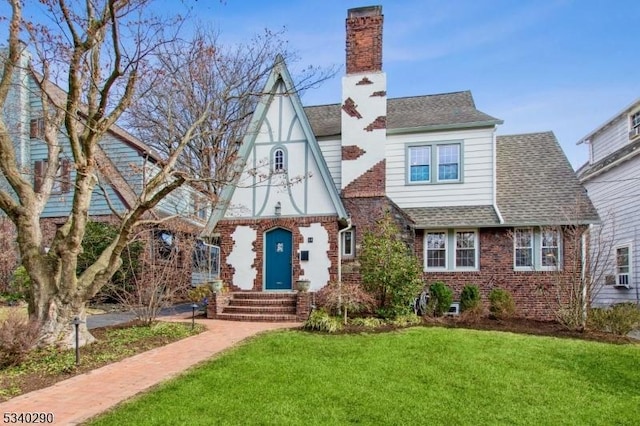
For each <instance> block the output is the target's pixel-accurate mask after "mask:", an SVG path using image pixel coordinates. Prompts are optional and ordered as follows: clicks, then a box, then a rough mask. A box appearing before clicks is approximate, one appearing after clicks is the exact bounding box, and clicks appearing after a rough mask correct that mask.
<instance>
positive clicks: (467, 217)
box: [403, 206, 500, 228]
mask: <svg viewBox="0 0 640 426" xmlns="http://www.w3.org/2000/svg"><path fill="white" fill-rule="evenodd" d="M403 211H404V212H405V213H407V214H408V215H409V217H410V218H411V220H412V221H413V222H414V225H415V227H416V228H439V227H453V228H459V227H464V226H473V227H478V226H480V227H482V226H496V225H499V224H500V218H498V215H497V214H496V211H495V209H494V208H493V206H450V207H413V208H408V209H403Z"/></svg>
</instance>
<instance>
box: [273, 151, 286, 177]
mask: <svg viewBox="0 0 640 426" xmlns="http://www.w3.org/2000/svg"><path fill="white" fill-rule="evenodd" d="M273 171H274V172H275V173H283V172H284V150H283V149H282V148H278V149H276V150H275V151H274V152H273Z"/></svg>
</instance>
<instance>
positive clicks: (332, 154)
mask: <svg viewBox="0 0 640 426" xmlns="http://www.w3.org/2000/svg"><path fill="white" fill-rule="evenodd" d="M318 145H320V150H321V151H322V156H323V157H324V161H325V162H326V163H327V168H328V169H329V173H331V178H332V179H333V184H334V185H335V187H336V188H340V181H341V178H342V141H341V140H340V139H325V140H319V141H318Z"/></svg>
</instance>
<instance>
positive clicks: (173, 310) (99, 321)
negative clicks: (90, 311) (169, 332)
mask: <svg viewBox="0 0 640 426" xmlns="http://www.w3.org/2000/svg"><path fill="white" fill-rule="evenodd" d="M188 312H189V313H190V312H191V303H181V304H179V305H174V306H170V307H168V308H163V309H162V310H161V311H160V315H159V316H160V317H166V316H171V315H177V314H184V313H188ZM135 318H136V316H135V315H134V314H133V313H131V312H113V313H109V314H96V315H89V316H87V328H89V329H92V328H99V327H107V326H110V325H117V324H122V323H125V322H129V321H132V320H134V319H135Z"/></svg>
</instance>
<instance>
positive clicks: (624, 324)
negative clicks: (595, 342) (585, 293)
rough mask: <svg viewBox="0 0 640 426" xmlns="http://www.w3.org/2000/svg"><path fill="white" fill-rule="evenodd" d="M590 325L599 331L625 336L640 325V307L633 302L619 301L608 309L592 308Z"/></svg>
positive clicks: (589, 317) (589, 319)
mask: <svg viewBox="0 0 640 426" xmlns="http://www.w3.org/2000/svg"><path fill="white" fill-rule="evenodd" d="M587 321H588V325H589V327H590V328H594V329H596V330H599V331H605V332H608V333H613V334H617V335H620V336H624V335H626V334H628V333H629V332H630V331H631V330H633V329H635V328H637V327H639V326H640V309H638V307H637V306H636V305H635V304H633V303H619V304H617V305H613V306H612V307H610V308H608V309H599V308H594V309H591V311H590V312H589V316H588V319H587Z"/></svg>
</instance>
